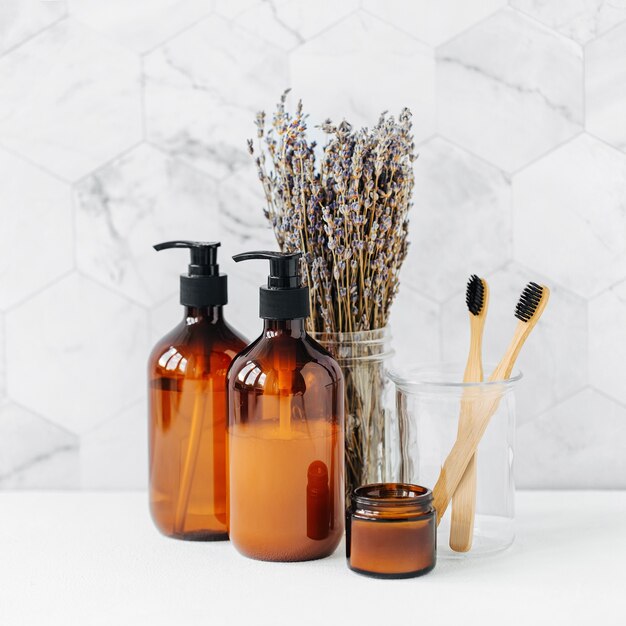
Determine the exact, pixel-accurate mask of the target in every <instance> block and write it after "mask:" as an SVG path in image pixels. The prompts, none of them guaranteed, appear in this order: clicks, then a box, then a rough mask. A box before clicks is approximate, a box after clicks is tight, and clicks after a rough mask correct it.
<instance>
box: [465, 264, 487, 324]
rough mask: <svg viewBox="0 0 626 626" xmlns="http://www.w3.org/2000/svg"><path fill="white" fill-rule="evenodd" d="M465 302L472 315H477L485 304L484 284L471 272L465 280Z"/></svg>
mask: <svg viewBox="0 0 626 626" xmlns="http://www.w3.org/2000/svg"><path fill="white" fill-rule="evenodd" d="M465 302H467V308H468V309H469V312H470V313H471V314H472V315H479V314H480V312H481V311H482V309H483V306H484V304H485V285H484V284H483V281H482V280H481V279H480V278H479V277H478V276H476V274H472V275H471V276H470V279H469V280H468V281H467V289H466V291H465Z"/></svg>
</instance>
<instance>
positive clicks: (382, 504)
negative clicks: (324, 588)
mask: <svg viewBox="0 0 626 626" xmlns="http://www.w3.org/2000/svg"><path fill="white" fill-rule="evenodd" d="M436 530H437V529H436V520H435V509H434V508H433V494H432V492H431V491H430V489H427V488H426V487H420V486H418V485H408V484H404V483H385V484H378V485H364V486H362V487H359V488H357V489H355V490H354V493H353V494H352V502H351V505H350V509H349V511H348V515H347V516H346V557H347V559H348V567H350V569H351V570H353V571H355V572H358V573H359V574H366V575H367V576H373V577H375V578H411V577H413V576H420V575H421V574H426V573H427V572H430V570H431V569H432V568H433V567H435V561H436V540H437V532H436Z"/></svg>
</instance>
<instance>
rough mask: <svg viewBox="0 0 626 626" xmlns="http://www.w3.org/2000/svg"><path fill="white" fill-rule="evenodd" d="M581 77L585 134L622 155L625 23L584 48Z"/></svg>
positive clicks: (625, 123)
mask: <svg viewBox="0 0 626 626" xmlns="http://www.w3.org/2000/svg"><path fill="white" fill-rule="evenodd" d="M625 11H626V8H625ZM585 74H586V79H585V90H586V110H587V123H586V128H587V130H588V131H589V132H591V133H593V134H594V135H597V136H598V137H600V138H601V139H604V140H605V141H607V142H608V143H610V144H611V145H613V146H615V147H616V148H620V149H622V150H624V151H626V116H625V115H624V110H625V109H626V22H624V24H621V25H620V26H618V27H617V28H614V29H613V30H612V31H610V32H608V33H607V34H606V35H604V36H603V37H600V38H599V39H597V40H596V41H593V42H591V43H590V44H589V45H588V46H587V48H586V49H585Z"/></svg>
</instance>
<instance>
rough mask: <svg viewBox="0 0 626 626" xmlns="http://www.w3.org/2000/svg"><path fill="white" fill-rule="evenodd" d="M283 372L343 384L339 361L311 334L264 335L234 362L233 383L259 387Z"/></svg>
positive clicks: (231, 381) (230, 374)
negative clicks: (277, 373)
mask: <svg viewBox="0 0 626 626" xmlns="http://www.w3.org/2000/svg"><path fill="white" fill-rule="evenodd" d="M279 370H284V371H292V372H294V373H296V374H299V375H301V376H303V377H304V378H305V379H308V380H312V379H313V378H317V379H318V380H319V381H320V382H321V383H322V384H325V385H328V384H335V383H337V382H340V381H341V382H342V381H343V374H342V372H341V368H340V367H339V365H338V364H337V362H336V361H335V360H334V359H333V357H332V356H331V355H330V354H329V353H328V352H326V350H324V349H323V348H321V346H319V344H317V343H316V342H315V341H313V340H312V339H311V338H310V337H309V336H308V335H305V336H303V337H291V336H277V337H271V338H268V337H266V336H264V335H261V336H260V337H258V338H257V339H256V340H254V341H253V342H252V343H251V344H250V345H249V346H247V347H246V348H245V349H244V350H243V351H242V352H240V353H239V354H238V355H237V357H236V358H235V359H234V360H233V362H232V364H231V366H230V369H229V381H230V383H231V384H232V385H233V386H250V381H251V380H254V384H253V385H252V386H255V387H257V388H258V387H259V385H261V386H262V385H263V382H264V381H266V380H273V374H275V373H276V372H278V371H279ZM253 374H254V376H253ZM268 374H269V375H270V376H269V378H268V376H267V375H268Z"/></svg>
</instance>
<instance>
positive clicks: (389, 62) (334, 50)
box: [290, 12, 435, 141]
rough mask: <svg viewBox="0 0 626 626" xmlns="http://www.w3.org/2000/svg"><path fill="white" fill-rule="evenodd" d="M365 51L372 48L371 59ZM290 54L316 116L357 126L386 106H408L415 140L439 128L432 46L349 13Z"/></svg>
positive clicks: (297, 82)
mask: <svg viewBox="0 0 626 626" xmlns="http://www.w3.org/2000/svg"><path fill="white" fill-rule="evenodd" d="M363 50H368V61H367V63H366V64H364V63H363ZM290 58H291V87H292V88H293V93H294V94H297V97H298V98H302V100H303V101H304V105H305V108H306V110H307V111H308V112H309V113H310V115H311V118H312V119H315V120H324V119H326V118H327V117H330V118H331V119H333V120H336V121H341V120H342V119H343V118H345V119H347V120H348V121H349V122H350V123H351V124H353V125H354V126H372V125H373V124H375V123H376V122H377V121H378V117H379V116H380V113H381V112H382V111H385V110H387V111H389V112H390V113H393V114H394V115H397V114H398V113H399V112H400V110H401V109H402V107H404V106H408V107H409V108H410V109H411V111H412V112H413V122H414V132H415V138H416V140H417V141H420V140H422V139H426V138H427V137H430V136H431V135H432V134H433V133H434V107H435V101H434V84H433V82H434V69H435V68H434V59H433V53H432V50H431V49H430V48H428V47H427V46H425V45H424V44H422V43H421V42H419V41H417V40H416V39H413V38H412V37H409V36H408V35H405V34H404V33H401V32H400V31H398V30H397V29H395V28H393V27H392V26H389V24H386V23H385V22H383V21H381V20H379V19H378V18H375V17H373V16H371V15H369V14H367V13H363V12H358V13H356V14H353V15H350V16H348V17H347V18H345V19H344V20H342V21H341V22H339V23H338V24H336V25H335V26H332V27H331V28H329V29H327V30H325V31H324V32H322V33H321V34H319V35H318V36H317V37H314V38H313V39H311V40H310V41H307V42H306V43H305V44H303V45H302V46H300V47H298V48H296V50H294V51H293V53H292V54H291V57H290ZM391 68H393V71H391ZM401 76H402V77H411V79H410V80H399V77H401ZM414 85H415V86H416V87H415V88H414Z"/></svg>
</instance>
